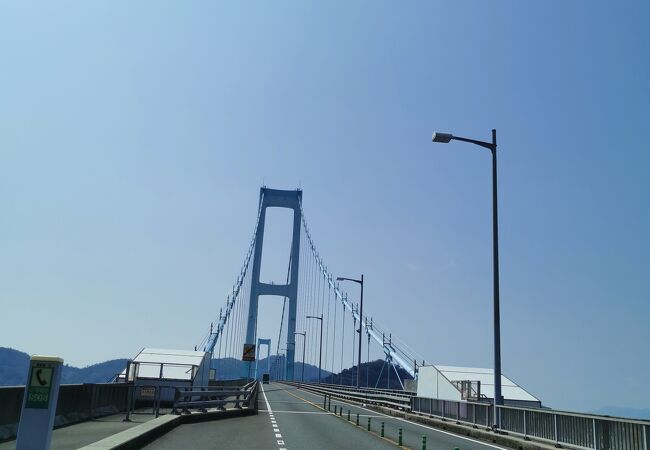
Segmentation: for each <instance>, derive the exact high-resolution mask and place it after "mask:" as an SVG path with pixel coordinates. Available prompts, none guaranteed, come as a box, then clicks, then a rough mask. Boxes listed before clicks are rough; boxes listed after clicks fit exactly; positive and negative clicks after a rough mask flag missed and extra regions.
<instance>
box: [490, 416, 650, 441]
mask: <svg viewBox="0 0 650 450" xmlns="http://www.w3.org/2000/svg"><path fill="white" fill-rule="evenodd" d="M499 410H500V411H501V429H502V430H505V431H507V432H509V433H513V434H519V435H521V436H524V437H527V438H529V437H533V438H536V439H539V440H543V441H547V442H552V443H554V444H556V445H570V446H573V447H580V448H586V449H595V450H605V449H606V450H648V447H649V444H650V443H649V442H648V439H649V434H650V421H646V420H634V419H624V418H618V417H609V416H598V415H595V414H580V413H573V412H565V411H555V410H547V409H532V408H520V407H514V406H499Z"/></svg>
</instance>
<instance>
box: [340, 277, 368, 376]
mask: <svg viewBox="0 0 650 450" xmlns="http://www.w3.org/2000/svg"><path fill="white" fill-rule="evenodd" d="M336 281H352V282H354V283H359V284H360V285H361V301H360V302H359V358H358V365H357V389H359V388H360V387H361V385H360V383H361V378H360V374H361V341H362V339H361V337H362V336H363V333H362V332H361V330H362V329H363V274H361V279H360V280H356V279H354V278H345V277H337V278H336Z"/></svg>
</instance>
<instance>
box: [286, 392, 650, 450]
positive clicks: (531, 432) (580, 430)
mask: <svg viewBox="0 0 650 450" xmlns="http://www.w3.org/2000/svg"><path fill="white" fill-rule="evenodd" d="M285 383H286V384H289V385H292V386H296V387H300V388H301V389H304V390H307V391H309V392H313V393H317V394H322V395H330V396H332V397H337V398H341V399H348V400H353V401H357V402H362V403H367V404H371V405H373V404H374V405H379V406H386V407H389V408H397V409H401V410H404V411H410V412H412V413H415V414H420V415H424V416H430V417H437V418H442V419H445V420H453V421H455V422H457V423H464V424H468V425H471V426H474V427H485V428H491V426H492V424H493V423H494V406H493V405H492V404H491V403H488V402H472V401H454V400H439V399H432V398H425V397H417V396H416V395H415V394H414V393H412V392H406V391H394V390H387V389H372V388H370V389H356V388H355V387H352V386H341V385H331V384H317V383H297V382H285ZM498 408H499V415H500V422H501V423H500V427H499V429H500V431H501V432H505V433H507V434H513V435H519V436H522V437H523V438H524V439H533V440H539V441H543V442H549V443H552V444H555V445H556V446H557V447H560V446H566V447H574V448H580V449H593V450H650V421H647V420H635V419H625V418H618V417H609V416H599V415H595V414H580V413H574V412H566V411H557V410H552V409H542V408H524V407H518V406H499V407H498Z"/></svg>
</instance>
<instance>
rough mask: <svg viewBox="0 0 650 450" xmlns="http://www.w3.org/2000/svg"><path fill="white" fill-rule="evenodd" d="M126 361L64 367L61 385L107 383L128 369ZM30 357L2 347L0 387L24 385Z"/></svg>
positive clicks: (114, 360) (0, 349)
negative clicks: (80, 366)
mask: <svg viewBox="0 0 650 450" xmlns="http://www.w3.org/2000/svg"><path fill="white" fill-rule="evenodd" d="M126 361H127V360H126V359H113V360H110V361H104V362H101V363H98V364H93V365H91V366H87V367H82V368H79V367H74V366H69V365H64V366H63V373H62V374H61V383H64V384H75V383H106V382H107V381H109V379H110V378H112V377H113V376H114V375H115V374H116V373H118V372H121V371H122V370H123V369H124V368H125V367H126ZM28 369H29V355H28V354H27V353H24V352H21V351H19V350H15V349H13V348H7V347H0V386H19V385H24V384H25V380H26V379H27V370H28Z"/></svg>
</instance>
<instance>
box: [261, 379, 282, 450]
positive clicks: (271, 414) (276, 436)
mask: <svg viewBox="0 0 650 450" xmlns="http://www.w3.org/2000/svg"><path fill="white" fill-rule="evenodd" d="M261 386H262V395H263V396H264V402H265V403H266V409H267V410H268V411H269V419H271V426H272V427H273V434H275V438H276V440H277V438H282V435H281V434H280V433H278V432H279V431H280V429H279V428H278V426H277V424H276V423H275V417H274V416H273V410H272V409H271V405H270V404H269V399H268V398H267V397H266V392H264V385H261ZM277 442H278V446H284V441H283V440H282V439H280V440H277ZM280 450H286V449H280Z"/></svg>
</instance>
